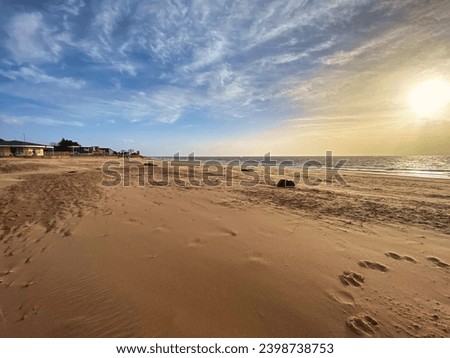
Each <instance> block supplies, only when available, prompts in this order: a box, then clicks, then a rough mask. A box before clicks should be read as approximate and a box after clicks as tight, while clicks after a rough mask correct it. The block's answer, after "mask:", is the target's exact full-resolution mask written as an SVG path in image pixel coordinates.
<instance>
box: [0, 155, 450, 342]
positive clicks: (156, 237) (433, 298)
mask: <svg viewBox="0 0 450 358" xmlns="http://www.w3.org/2000/svg"><path fill="white" fill-rule="evenodd" d="M104 160H105V159H102V158H66V159H21V158H17V159H9V158H5V159H1V160H0V204H1V205H0V212H1V216H0V249H1V251H0V336H1V337H450V279H449V277H450V229H449V228H450V194H449V193H450V181H445V180H436V179H418V178H401V177H389V176H381V175H378V176H377V175H366V174H360V173H354V174H353V173H346V174H345V179H346V181H347V183H348V186H340V185H320V186H317V187H310V186H305V185H304V184H300V185H298V186H297V187H296V188H295V189H282V188H276V187H274V186H270V185H267V184H264V183H262V184H260V185H257V186H255V187H244V186H233V187H226V186H224V185H219V186H216V187H207V186H204V185H201V186H187V187H179V186H176V185H174V184H173V183H170V185H168V186H152V185H149V184H148V183H146V185H144V186H139V185H138V180H137V172H136V170H134V171H133V172H132V180H131V186H129V187H124V186H123V185H118V186H114V187H104V186H102V185H101V181H102V179H105V178H104V177H102V171H101V166H102V163H103V162H104ZM142 161H143V160H142ZM157 164H158V166H157V167H155V168H154V171H155V175H156V177H157V178H158V179H162V178H163V177H164V176H165V175H168V174H167V173H166V172H165V171H163V170H161V163H157ZM255 170H257V171H258V170H260V169H255ZM170 174H171V173H169V176H170ZM180 175H181V177H183V178H186V177H187V175H188V173H187V172H186V170H184V169H182V170H181V174H180ZM233 176H234V177H235V178H236V179H239V178H248V174H247V177H246V173H242V172H240V171H239V170H237V169H235V170H234V171H233ZM218 178H220V176H218ZM275 179H276V178H275Z"/></svg>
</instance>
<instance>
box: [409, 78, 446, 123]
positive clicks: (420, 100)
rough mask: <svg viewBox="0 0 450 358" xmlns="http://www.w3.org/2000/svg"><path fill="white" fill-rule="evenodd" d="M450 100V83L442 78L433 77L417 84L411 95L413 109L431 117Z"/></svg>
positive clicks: (419, 113) (420, 114)
mask: <svg viewBox="0 0 450 358" xmlns="http://www.w3.org/2000/svg"><path fill="white" fill-rule="evenodd" d="M449 102H450V84H449V83H448V82H446V81H444V80H442V79H432V80H428V81H425V82H422V83H420V84H419V85H417V86H416V87H415V88H414V89H413V90H412V91H411V94H410V96H409V103H410V105H411V107H412V109H413V110H414V111H415V112H416V113H417V114H418V115H419V116H423V117H429V116H431V115H433V114H435V113H436V112H438V111H439V110H441V109H443V108H444V107H445V106H446V105H447V104H448V103H449Z"/></svg>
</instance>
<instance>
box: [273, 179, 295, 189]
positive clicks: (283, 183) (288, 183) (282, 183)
mask: <svg viewBox="0 0 450 358" xmlns="http://www.w3.org/2000/svg"><path fill="white" fill-rule="evenodd" d="M277 187H279V188H294V187H295V183H294V181H293V180H288V179H280V180H279V181H278V183H277Z"/></svg>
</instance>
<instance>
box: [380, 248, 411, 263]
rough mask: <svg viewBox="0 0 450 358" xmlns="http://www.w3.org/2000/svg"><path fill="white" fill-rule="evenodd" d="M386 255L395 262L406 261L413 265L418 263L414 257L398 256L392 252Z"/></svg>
mask: <svg viewBox="0 0 450 358" xmlns="http://www.w3.org/2000/svg"><path fill="white" fill-rule="evenodd" d="M385 255H386V256H387V257H390V258H391V259H394V260H405V261H409V262H413V263H416V262H417V261H416V259H415V258H414V257H411V256H406V255H404V256H402V255H399V254H396V253H395V252H391V251H389V252H386V253H385Z"/></svg>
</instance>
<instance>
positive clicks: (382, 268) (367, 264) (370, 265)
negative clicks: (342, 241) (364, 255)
mask: <svg viewBox="0 0 450 358" xmlns="http://www.w3.org/2000/svg"><path fill="white" fill-rule="evenodd" d="M358 265H359V266H361V267H364V268H368V269H371V270H378V271H382V272H387V271H389V269H388V268H387V267H386V266H384V265H383V264H380V263H378V262H372V261H366V260H361V261H358Z"/></svg>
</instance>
